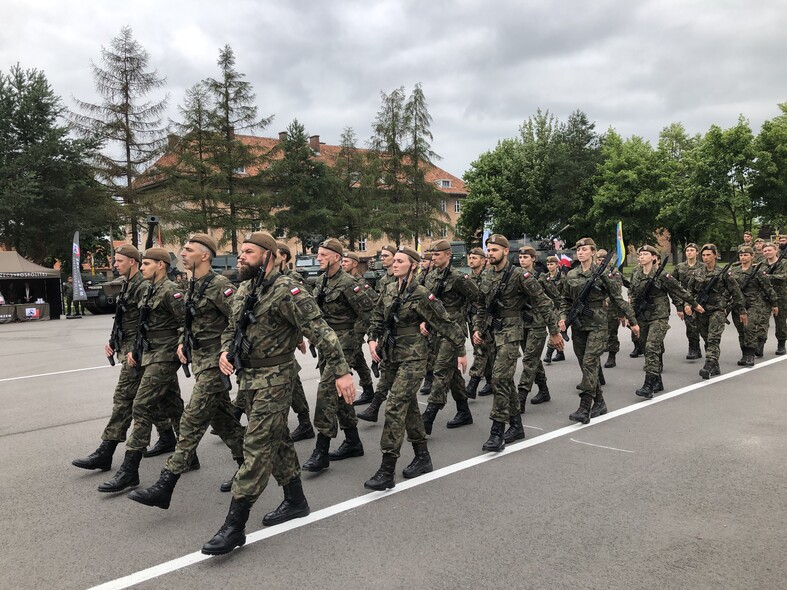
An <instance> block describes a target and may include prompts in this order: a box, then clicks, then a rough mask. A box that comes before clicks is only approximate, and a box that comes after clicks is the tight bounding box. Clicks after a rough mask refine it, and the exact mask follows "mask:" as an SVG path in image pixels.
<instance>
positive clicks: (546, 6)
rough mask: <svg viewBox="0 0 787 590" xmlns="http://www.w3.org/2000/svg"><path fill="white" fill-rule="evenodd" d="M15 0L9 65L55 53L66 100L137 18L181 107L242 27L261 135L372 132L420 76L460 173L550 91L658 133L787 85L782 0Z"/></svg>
mask: <svg viewBox="0 0 787 590" xmlns="http://www.w3.org/2000/svg"><path fill="white" fill-rule="evenodd" d="M2 16H3V26H2V33H0V68H1V69H2V70H3V71H8V68H9V67H10V66H12V65H13V64H15V63H17V62H18V63H20V64H21V65H22V67H24V68H37V69H39V70H43V71H44V72H45V74H46V75H47V77H48V79H49V81H50V83H51V85H52V86H53V88H54V90H55V92H56V93H58V94H59V95H61V96H62V97H63V99H64V101H65V103H66V105H67V106H69V107H73V106H74V103H73V101H72V99H71V97H72V96H73V97H77V98H80V99H82V100H85V101H97V100H98V97H97V95H96V93H95V90H94V86H93V80H92V77H91V73H90V67H89V64H90V60H94V61H95V62H97V63H98V62H99V59H100V51H101V46H102V45H103V46H107V47H108V46H109V44H110V41H111V39H112V37H114V36H116V35H117V34H118V33H119V31H120V29H121V27H122V26H124V25H130V26H131V27H132V28H133V31H134V37H135V38H136V39H137V41H139V42H140V43H141V44H142V45H143V47H145V49H147V51H148V52H149V54H150V63H151V66H152V67H153V68H155V69H157V70H158V71H159V73H160V74H162V75H163V76H166V78H167V89H168V92H169V94H170V105H171V108H170V111H171V116H173V117H174V116H176V114H175V113H176V110H175V107H176V106H177V105H178V104H180V103H181V102H182V101H183V96H184V91H185V90H186V89H187V88H188V87H190V86H191V85H193V84H194V83H196V82H198V81H199V80H201V79H204V78H207V77H212V76H217V73H218V71H217V67H216V59H217V57H218V50H219V48H220V47H222V46H223V45H224V44H227V43H229V44H230V45H231V46H232V48H233V50H234V51H235V55H236V60H237V64H236V65H237V69H238V71H240V72H242V73H245V74H246V79H247V80H248V81H249V82H251V83H252V84H253V87H254V90H255V91H256V93H257V105H258V106H259V109H260V111H259V113H260V116H261V117H262V116H267V115H275V119H274V122H273V123H272V124H271V126H270V127H268V128H267V129H266V130H264V131H262V132H260V133H259V134H260V135H264V136H271V137H274V136H275V135H276V134H277V133H278V132H279V131H281V130H283V129H284V128H285V127H286V126H287V125H288V124H289V123H290V122H291V121H292V120H293V118H297V119H298V120H299V121H300V122H301V123H303V124H304V125H305V127H306V130H307V131H308V132H309V133H310V134H318V135H320V139H321V141H324V142H327V143H331V144H336V143H338V142H339V136H340V134H341V132H342V130H343V129H344V128H345V127H348V126H349V127H352V128H354V130H355V132H356V135H357V136H358V138H359V139H360V140H361V141H360V142H359V147H363V145H365V141H366V140H367V139H368V138H369V136H370V134H371V122H372V120H373V119H374V116H375V114H376V112H377V111H378V109H379V107H380V92H381V91H385V92H390V91H391V90H392V89H394V88H396V87H398V86H402V85H403V86H404V87H405V89H406V91H407V92H408V94H409V92H410V90H412V88H413V86H414V85H415V84H416V83H417V82H421V83H422V85H423V89H424V93H425V95H426V98H427V100H428V102H429V110H430V113H431V114H432V117H433V118H434V122H433V125H432V131H433V133H434V143H433V149H434V150H435V151H436V152H437V153H438V154H440V155H441V156H443V160H442V162H440V165H441V166H442V167H443V168H445V169H446V170H448V171H449V172H451V173H453V174H455V175H457V176H461V175H462V174H463V172H464V171H465V170H466V169H467V168H468V167H469V166H470V163H471V162H472V161H473V160H474V159H475V158H477V157H478V155H479V154H481V153H483V152H485V151H488V150H490V149H493V148H494V147H495V145H496V144H497V141H498V140H499V139H502V138H505V137H513V136H515V135H516V134H517V133H518V128H519V125H520V124H521V123H522V122H523V121H524V120H525V119H526V118H527V117H528V116H529V115H532V114H533V113H535V111H536V109H537V108H539V107H540V108H541V109H542V110H547V109H548V110H549V111H551V112H552V113H553V114H555V115H556V116H557V117H558V118H560V119H561V120H565V119H566V117H567V116H568V114H569V113H571V112H572V111H574V110H576V109H581V110H583V111H585V112H586V113H587V114H588V116H589V117H590V120H591V121H595V122H596V125H597V129H598V130H600V131H605V130H606V129H607V128H608V127H614V128H615V129H616V130H617V131H618V132H619V133H621V134H622V135H624V136H630V135H633V134H636V135H641V136H643V137H645V138H646V139H650V140H651V141H653V142H654V143H655V140H656V139H657V137H658V133H659V131H660V130H661V129H662V128H663V127H665V126H667V125H668V124H669V123H671V122H674V121H680V122H682V123H683V124H684V125H685V126H686V128H687V130H688V131H689V132H690V133H697V132H699V133H704V132H706V131H707V129H708V127H709V126H710V125H711V124H713V123H715V124H718V125H721V126H722V127H725V128H726V127H730V126H732V125H734V124H735V122H736V121H737V118H738V115H739V114H741V113H742V114H743V115H744V116H745V117H747V118H748V119H749V120H750V122H751V125H752V127H753V129H754V131H755V133H756V132H757V131H758V130H759V127H760V125H761V124H762V122H763V121H765V120H767V119H770V118H772V117H774V116H776V115H777V114H778V108H777V106H776V105H777V103H780V102H785V101H787V34H785V31H787V1H785V0H741V1H737V0H736V1H733V0H705V1H690V0H667V1H657V0H645V1H637V0H587V1H585V0H577V1H568V0H563V1H552V2H549V1H545V0H542V1H535V0H534V1H527V0H505V1H495V0H464V1H453V2H449V1H442V0H423V1H417V0H398V1H375V0H330V1H320V0H310V1H305V0H304V1H295V0H290V1H280V2H272V1H268V0H224V1H222V2H217V1H216V0H210V1H204V0H189V1H182V0H165V1H160V0H158V1H153V0H128V1H126V2H122V3H121V2H116V1H109V0H101V1H99V0H79V1H73V2H64V1H62V0H60V1H58V0H35V1H30V0H4V1H3V2H2Z"/></svg>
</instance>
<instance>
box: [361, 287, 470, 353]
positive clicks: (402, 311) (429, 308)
mask: <svg viewBox="0 0 787 590" xmlns="http://www.w3.org/2000/svg"><path fill="white" fill-rule="evenodd" d="M398 296H399V286H398V285H397V283H396V282H391V283H389V284H388V285H387V286H386V288H385V290H384V291H383V292H382V293H381V294H380V299H379V300H378V301H377V304H376V305H375V306H374V311H373V312H372V321H371V325H370V326H369V340H370V341H371V340H375V341H377V342H378V344H379V347H378V349H377V354H381V353H382V349H381V347H382V346H384V343H383V342H381V338H382V336H383V334H384V333H385V322H386V319H387V318H388V315H389V313H390V310H391V306H392V305H393V302H394V299H396V298H397V297H398ZM396 317H397V319H398V321H397V322H396V343H395V345H394V347H393V350H392V351H389V355H390V356H389V358H390V359H391V362H395V363H400V362H404V361H416V360H422V359H425V358H427V356H428V352H429V351H428V344H427V339H426V338H424V336H423V335H422V334H421V330H420V325H421V322H426V323H427V324H429V326H430V328H432V329H434V330H435V331H436V332H437V333H438V334H440V336H442V337H443V338H446V339H447V340H450V341H451V342H452V343H453V344H454V346H455V347H456V354H457V356H464V355H465V334H464V329H463V328H462V327H460V324H459V323H457V322H455V321H453V320H452V319H451V318H450V317H449V315H448V312H447V311H446V310H445V307H444V306H443V304H442V303H441V302H440V300H439V299H437V297H435V296H434V295H433V294H432V293H430V292H429V291H428V290H427V288H426V287H424V286H423V285H421V284H419V283H418V282H417V280H416V279H413V280H411V282H410V286H409V287H408V288H407V289H406V290H405V292H404V294H403V295H402V304H401V307H400V308H399V313H398V314H397V316H396Z"/></svg>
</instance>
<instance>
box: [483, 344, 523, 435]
mask: <svg viewBox="0 0 787 590" xmlns="http://www.w3.org/2000/svg"><path fill="white" fill-rule="evenodd" d="M519 347H520V341H519V340H514V341H512V342H505V343H501V344H495V343H492V344H491V346H490V349H491V352H492V354H493V356H494V365H493V366H492V393H493V399H492V410H491V411H490V412H489V418H490V419H491V420H494V421H496V422H508V419H509V417H511V416H516V415H518V414H519V392H518V391H517V389H516V385H515V384H514V373H515V372H516V363H517V361H518V360H519Z"/></svg>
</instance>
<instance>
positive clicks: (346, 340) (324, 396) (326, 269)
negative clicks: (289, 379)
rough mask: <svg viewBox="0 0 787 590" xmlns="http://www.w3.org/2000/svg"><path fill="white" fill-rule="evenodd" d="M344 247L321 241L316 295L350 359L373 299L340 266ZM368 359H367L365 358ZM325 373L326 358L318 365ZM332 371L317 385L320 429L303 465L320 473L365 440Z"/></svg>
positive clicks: (316, 413)
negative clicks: (340, 436)
mask: <svg viewBox="0 0 787 590" xmlns="http://www.w3.org/2000/svg"><path fill="white" fill-rule="evenodd" d="M343 254H344V247H343V246H342V243H341V242H340V241H339V240H337V239H335V238H329V239H327V240H325V241H324V242H323V243H322V244H320V246H319V248H318V250H317V261H318V262H319V263H320V269H321V270H322V271H323V275H322V279H321V280H319V281H318V283H317V288H316V289H315V290H314V298H315V300H316V301H317V303H318V305H319V306H320V308H321V311H322V316H323V318H324V319H325V321H326V322H327V323H328V325H329V326H330V327H331V328H332V329H333V330H334V332H336V337H337V338H338V339H339V342H340V343H341V345H342V350H343V352H344V357H345V358H346V359H348V360H350V361H351V364H350V366H351V367H352V366H353V365H352V362H353V361H352V359H355V358H356V357H357V356H358V350H357V349H358V342H359V341H358V337H357V331H358V329H359V326H363V325H367V324H368V321H369V317H370V316H371V313H372V307H373V306H374V302H373V301H372V300H371V299H370V298H369V296H368V295H367V294H366V292H365V291H364V289H363V288H362V287H361V286H359V285H358V284H357V283H356V282H355V281H354V280H353V279H352V277H351V276H350V275H348V274H347V273H346V272H344V271H343V270H342V269H341V261H342V255H343ZM364 362H366V361H364ZM317 366H318V367H319V368H320V372H321V373H324V368H325V361H324V359H320V361H319V363H318V365H317ZM334 389H335V388H334V387H333V384H332V383H331V381H330V374H329V375H328V377H327V378H323V379H321V380H320V384H319V385H318V386H317V404H316V406H315V408H314V426H315V427H316V428H317V443H316V445H315V447H314V451H313V452H312V455H311V457H309V459H308V460H307V461H306V462H305V463H304V464H303V467H302V468H303V470H304V471H311V472H318V471H322V470H323V469H327V468H328V466H329V465H330V462H331V461H341V460H342V459H349V458H350V457H361V456H362V455H363V443H361V439H360V437H359V436H358V418H356V416H355V409H354V408H353V406H352V403H345V401H344V400H343V399H340V398H338V397H337V396H336V392H335V391H334ZM338 428H341V429H342V430H343V431H344V435H345V440H344V441H343V442H342V444H341V445H339V448H338V449H336V450H335V451H330V450H329V447H330V444H331V439H332V438H335V437H336V434H337V431H338Z"/></svg>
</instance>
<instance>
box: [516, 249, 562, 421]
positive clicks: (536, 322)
mask: <svg viewBox="0 0 787 590" xmlns="http://www.w3.org/2000/svg"><path fill="white" fill-rule="evenodd" d="M536 256H537V254H536V250H535V248H532V247H530V246H523V247H522V248H520V249H519V266H520V268H521V269H522V270H523V271H525V272H526V273H530V274H532V275H533V276H535V277H536V278H537V279H540V277H539V276H538V274H537V273H536V270H535V268H534V264H535V262H536ZM538 282H539V284H540V285H541V287H542V288H543V289H544V293H545V294H546V296H547V297H549V300H550V301H551V302H552V306H553V307H554V299H552V297H551V296H550V294H549V293H547V290H546V288H545V287H544V283H542V282H541V280H539V281H538ZM522 322H523V327H524V338H523V339H522V345H521V346H522V374H521V375H520V377H519V384H518V385H517V391H518V392H519V412H520V413H521V414H524V413H525V407H526V404H527V396H528V395H529V394H530V390H531V389H533V384H534V383H535V384H536V385H538V394H537V395H536V396H535V397H534V398H533V399H535V398H536V397H537V398H539V399H540V400H542V401H548V400H549V399H550V395H549V387H548V386H547V375H546V373H545V372H544V365H543V364H542V363H541V351H542V350H544V343H545V342H546V340H547V331H546V322H545V321H544V319H543V318H542V317H541V316H540V315H539V314H538V312H536V310H534V309H533V308H532V306H531V305H530V304H528V305H527V306H526V307H525V308H524V309H523V310H522Z"/></svg>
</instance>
